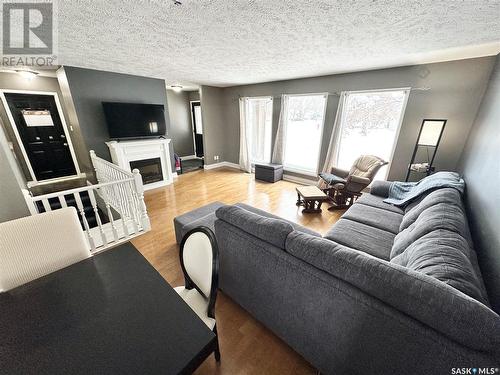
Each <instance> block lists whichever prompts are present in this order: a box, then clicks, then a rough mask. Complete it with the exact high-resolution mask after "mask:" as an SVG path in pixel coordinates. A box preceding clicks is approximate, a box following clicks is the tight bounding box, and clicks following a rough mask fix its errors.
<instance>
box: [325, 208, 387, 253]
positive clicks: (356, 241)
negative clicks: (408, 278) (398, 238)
mask: <svg viewBox="0 0 500 375" xmlns="http://www.w3.org/2000/svg"><path fill="white" fill-rule="evenodd" d="M325 238H327V239H329V240H331V241H335V242H337V243H339V244H341V245H344V246H347V247H350V248H352V249H356V250H359V251H363V252H365V253H368V254H370V255H373V256H375V257H377V258H381V259H385V260H389V255H390V253H391V246H392V243H393V240H394V234H393V233H390V232H387V231H385V230H382V229H378V228H374V227H371V226H369V225H366V224H362V223H359V222H356V221H352V220H348V219H344V218H341V219H340V220H339V221H337V223H336V224H335V225H334V226H333V227H332V228H331V229H330V230H329V231H328V233H327V234H326V235H325Z"/></svg>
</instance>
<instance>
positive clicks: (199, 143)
mask: <svg viewBox="0 0 500 375" xmlns="http://www.w3.org/2000/svg"><path fill="white" fill-rule="evenodd" d="M191 112H192V114H193V132H194V144H195V146H196V156H198V157H199V158H201V157H203V155H204V153H203V122H202V120H201V105H200V102H192V103H191Z"/></svg>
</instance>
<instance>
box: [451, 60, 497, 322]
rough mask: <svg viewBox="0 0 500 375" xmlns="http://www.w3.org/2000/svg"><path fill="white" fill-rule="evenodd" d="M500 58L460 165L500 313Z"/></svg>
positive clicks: (482, 261)
mask: <svg viewBox="0 0 500 375" xmlns="http://www.w3.org/2000/svg"><path fill="white" fill-rule="evenodd" d="M499 152H500V55H498V56H497V58H496V65H495V69H494V71H493V73H492V76H491V80H490V83H489V86H488V89H487V91H486V93H485V95H484V98H483V101H482V103H481V107H480V109H479V112H478V115H477V117H476V120H475V122H474V127H473V128H472V131H471V133H470V135H469V138H468V140H467V144H466V146H465V149H464V153H463V155H462V159H461V162H460V171H461V172H462V173H463V174H464V176H465V181H466V183H467V193H466V203H467V210H468V213H469V223H470V225H471V230H472V234H473V237H474V244H475V246H476V250H477V253H478V259H479V264H480V265H481V269H482V272H483V277H484V280H485V283H486V287H487V289H488V293H489V296H490V301H491V303H492V305H493V308H494V310H495V311H496V312H499V313H500V161H499Z"/></svg>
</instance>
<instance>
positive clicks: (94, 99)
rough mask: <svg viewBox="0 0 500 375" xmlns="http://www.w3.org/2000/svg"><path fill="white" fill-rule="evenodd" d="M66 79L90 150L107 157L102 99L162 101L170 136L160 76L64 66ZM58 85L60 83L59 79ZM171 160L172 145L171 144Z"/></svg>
mask: <svg viewBox="0 0 500 375" xmlns="http://www.w3.org/2000/svg"><path fill="white" fill-rule="evenodd" d="M64 73H65V79H66V80H67V85H68V87H69V93H70V95H71V98H69V97H67V98H66V99H67V100H72V102H73V104H74V109H75V111H76V116H77V118H78V122H79V128H80V129H81V132H82V135H83V138H84V140H85V143H86V145H87V148H88V149H89V150H94V151H95V152H96V153H97V155H98V156H100V157H102V158H104V159H107V160H110V154H109V149H108V147H107V146H106V144H105V142H107V141H109V134H108V128H107V125H106V120H105V118H104V111H103V109H102V102H106V101H110V102H113V101H115V102H130V103H147V104H163V105H164V106H165V122H166V125H167V134H166V136H167V138H170V137H171V132H170V120H169V114H168V104H167V94H166V86H165V81H164V80H162V79H155V78H147V77H139V76H132V75H128V74H120V73H112V72H104V71H99V70H92V69H83V68H76V67H71V66H65V67H64ZM60 82H61V85H62V84H63V82H62V81H61V80H60ZM170 154H171V157H172V165H175V164H174V159H173V155H174V154H173V147H172V143H170Z"/></svg>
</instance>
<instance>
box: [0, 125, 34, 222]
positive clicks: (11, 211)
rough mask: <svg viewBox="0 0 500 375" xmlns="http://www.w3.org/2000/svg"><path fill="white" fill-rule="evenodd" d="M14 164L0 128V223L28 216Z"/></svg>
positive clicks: (19, 178) (20, 179)
mask: <svg viewBox="0 0 500 375" xmlns="http://www.w3.org/2000/svg"><path fill="white" fill-rule="evenodd" d="M1 124H2V120H1V119H0V125H1ZM16 164H17V163H16V160H15V159H14V154H13V153H12V152H11V150H10V149H9V147H8V146H7V138H6V137H5V133H4V131H3V128H2V127H1V126H0V223H2V222H4V221H9V220H14V219H17V218H20V217H23V216H28V215H29V211H28V207H27V205H26V201H25V200H24V197H23V195H22V193H21V186H22V184H23V183H24V179H23V177H21V175H20V170H18V166H17V165H16ZM16 172H17V174H16Z"/></svg>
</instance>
